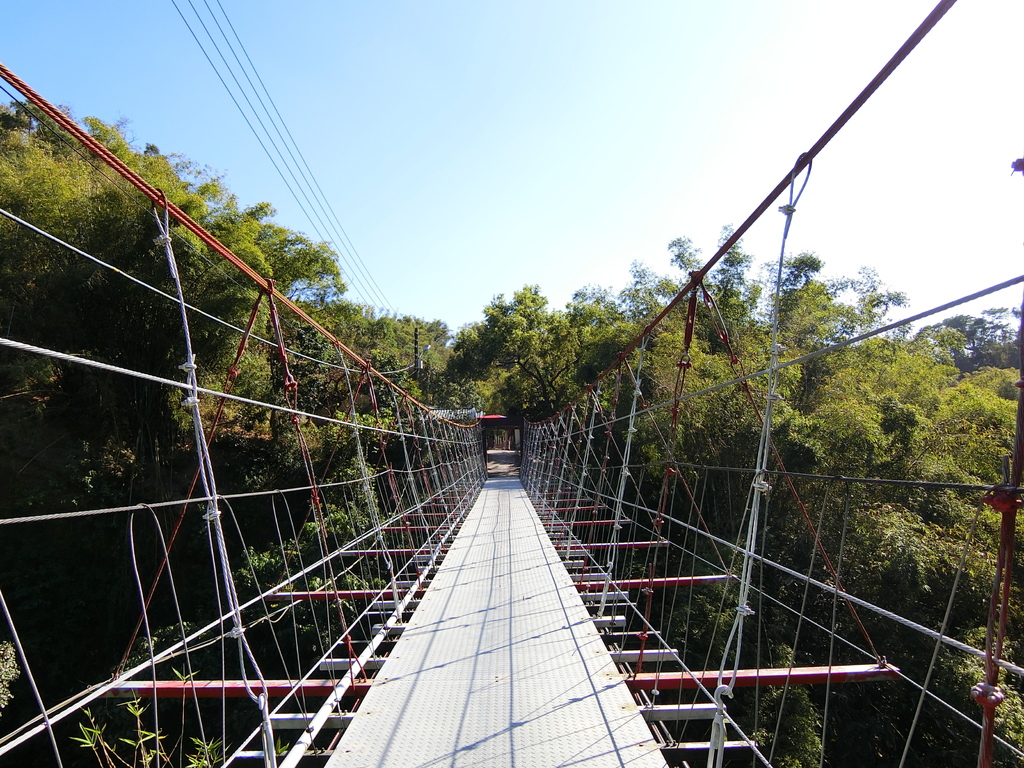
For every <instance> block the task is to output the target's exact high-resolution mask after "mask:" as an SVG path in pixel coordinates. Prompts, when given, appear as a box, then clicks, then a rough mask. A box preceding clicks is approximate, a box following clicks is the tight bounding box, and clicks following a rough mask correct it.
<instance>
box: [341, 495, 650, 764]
mask: <svg viewBox="0 0 1024 768" xmlns="http://www.w3.org/2000/svg"><path fill="white" fill-rule="evenodd" d="M622 679H623V675H622V674H620V673H619V672H618V671H617V670H616V667H615V664H614V662H613V661H612V658H611V656H610V655H609V654H608V651H607V650H606V649H605V646H604V643H603V642H602V640H601V639H600V637H599V636H598V633H597V630H596V629H595V628H594V625H593V623H592V621H591V618H590V614H589V613H588V612H587V609H586V608H585V607H584V605H583V601H582V599H581V598H580V595H579V593H578V591H577V590H576V588H575V587H574V586H573V582H572V580H571V578H570V576H569V574H568V573H567V572H566V570H565V567H564V566H563V564H562V562H561V560H560V559H559V557H558V555H557V553H556V552H555V548H554V546H553V545H552V544H551V541H550V540H549V539H548V537H547V534H546V533H545V532H544V529H543V527H542V525H541V523H540V520H539V519H538V518H537V514H536V512H535V511H534V509H533V506H532V505H531V504H530V502H529V500H528V499H527V496H526V493H525V491H524V490H523V487H522V485H521V484H520V482H519V480H518V479H516V478H509V479H491V480H488V481H487V484H486V485H485V486H484V489H483V491H482V493H481V495H480V497H479V499H478V500H477V502H476V504H475V505H474V507H473V509H472V510H471V511H470V513H469V515H468V516H467V518H466V522H465V524H464V525H463V527H462V530H461V531H460V532H459V534H458V536H457V537H456V539H455V542H454V543H453V545H452V547H451V550H450V551H449V552H448V555H447V556H446V558H445V560H444V562H443V563H442V564H441V566H440V568H439V569H438V572H437V575H436V576H435V577H434V579H433V582H432V583H431V585H430V587H429V588H428V589H427V591H426V593H425V594H424V597H423V600H422V601H421V602H420V605H419V607H418V608H417V609H416V612H415V613H414V614H413V616H412V618H411V619H410V621H409V622H408V623H407V625H406V626H405V629H404V632H403V633H402V636H401V638H400V639H399V641H398V643H397V644H396V645H395V648H394V650H393V652H392V653H391V655H390V656H389V657H388V659H387V661H386V662H385V663H384V666H383V667H382V669H381V671H380V672H379V674H378V675H377V677H376V679H375V680H374V684H373V686H372V687H371V688H370V691H369V693H368V694H367V696H366V698H365V699H364V700H363V703H362V705H361V706H360V707H359V709H358V710H357V712H356V714H355V716H354V717H353V719H352V722H351V723H350V724H349V726H348V728H347V729H346V730H345V734H344V736H343V737H342V740H341V742H340V743H339V744H338V746H337V748H336V749H335V751H334V754H333V755H332V757H331V758H330V760H329V761H328V763H327V765H328V766H329V768H364V767H365V768H370V767H371V766H372V768H384V767H385V766H388V767H392V768H416V767H422V768H426V766H459V767H460V768H462V767H465V766H517V767H518V768H527V767H528V766H544V768H550V767H551V766H568V765H577V764H582V765H586V766H588V768H589V767H590V766H594V767H595V768H596V767H598V766H630V767H631V768H632V767H633V766H636V767H637V768H640V767H641V766H659V767H660V768H664V766H665V761H664V758H663V757H662V756H661V753H660V751H659V749H658V745H657V743H656V742H655V741H654V739H653V738H652V736H651V732H650V730H649V728H648V727H647V725H646V723H645V722H644V719H643V717H642V716H641V715H640V713H639V711H638V709H637V706H636V704H635V703H634V702H633V698H632V696H631V695H630V693H629V691H628V690H627V689H626V686H625V684H624V683H623V682H622Z"/></svg>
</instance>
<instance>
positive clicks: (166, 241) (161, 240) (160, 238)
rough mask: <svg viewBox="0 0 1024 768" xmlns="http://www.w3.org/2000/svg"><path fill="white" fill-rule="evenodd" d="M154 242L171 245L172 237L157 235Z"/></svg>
mask: <svg viewBox="0 0 1024 768" xmlns="http://www.w3.org/2000/svg"><path fill="white" fill-rule="evenodd" d="M153 243H154V244H156V245H164V246H166V245H170V244H171V238H170V236H169V235H157V236H156V237H154V238H153Z"/></svg>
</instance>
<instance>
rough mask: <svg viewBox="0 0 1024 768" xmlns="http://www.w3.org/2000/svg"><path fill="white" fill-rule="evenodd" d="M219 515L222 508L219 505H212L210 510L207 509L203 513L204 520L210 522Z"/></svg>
mask: <svg viewBox="0 0 1024 768" xmlns="http://www.w3.org/2000/svg"><path fill="white" fill-rule="evenodd" d="M219 517H220V510H219V509H217V507H210V508H209V509H208V510H206V513H205V514H204V515H203V520H205V521H206V522H208V523H212V522H214V521H215V520H217V518H219Z"/></svg>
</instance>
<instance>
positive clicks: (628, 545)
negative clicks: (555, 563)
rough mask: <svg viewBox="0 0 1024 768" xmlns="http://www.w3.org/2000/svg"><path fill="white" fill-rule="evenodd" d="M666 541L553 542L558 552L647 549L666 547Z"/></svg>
mask: <svg viewBox="0 0 1024 768" xmlns="http://www.w3.org/2000/svg"><path fill="white" fill-rule="evenodd" d="M667 546H668V542H667V541H664V540H662V541H620V542H617V543H615V544H612V543H610V542H602V543H598V544H572V545H570V546H568V547H567V546H566V545H564V544H555V549H557V550H558V551H559V552H565V551H566V550H568V551H569V552H584V551H586V550H601V549H649V548H651V547H667Z"/></svg>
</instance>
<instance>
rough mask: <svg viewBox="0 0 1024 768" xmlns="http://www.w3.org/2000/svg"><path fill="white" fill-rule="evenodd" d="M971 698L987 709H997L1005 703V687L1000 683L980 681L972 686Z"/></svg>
mask: <svg viewBox="0 0 1024 768" xmlns="http://www.w3.org/2000/svg"><path fill="white" fill-rule="evenodd" d="M971 698H972V699H974V700H975V701H976V702H978V704H980V705H981V706H983V707H985V708H986V709H990V708H991V709H995V708H996V707H998V706H999V705H1000V704H1002V703H1003V698H1005V696H1004V694H1003V689H1002V688H1000V687H999V686H998V685H989V684H988V683H978V684H977V685H976V686H974V687H973V688H971Z"/></svg>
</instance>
